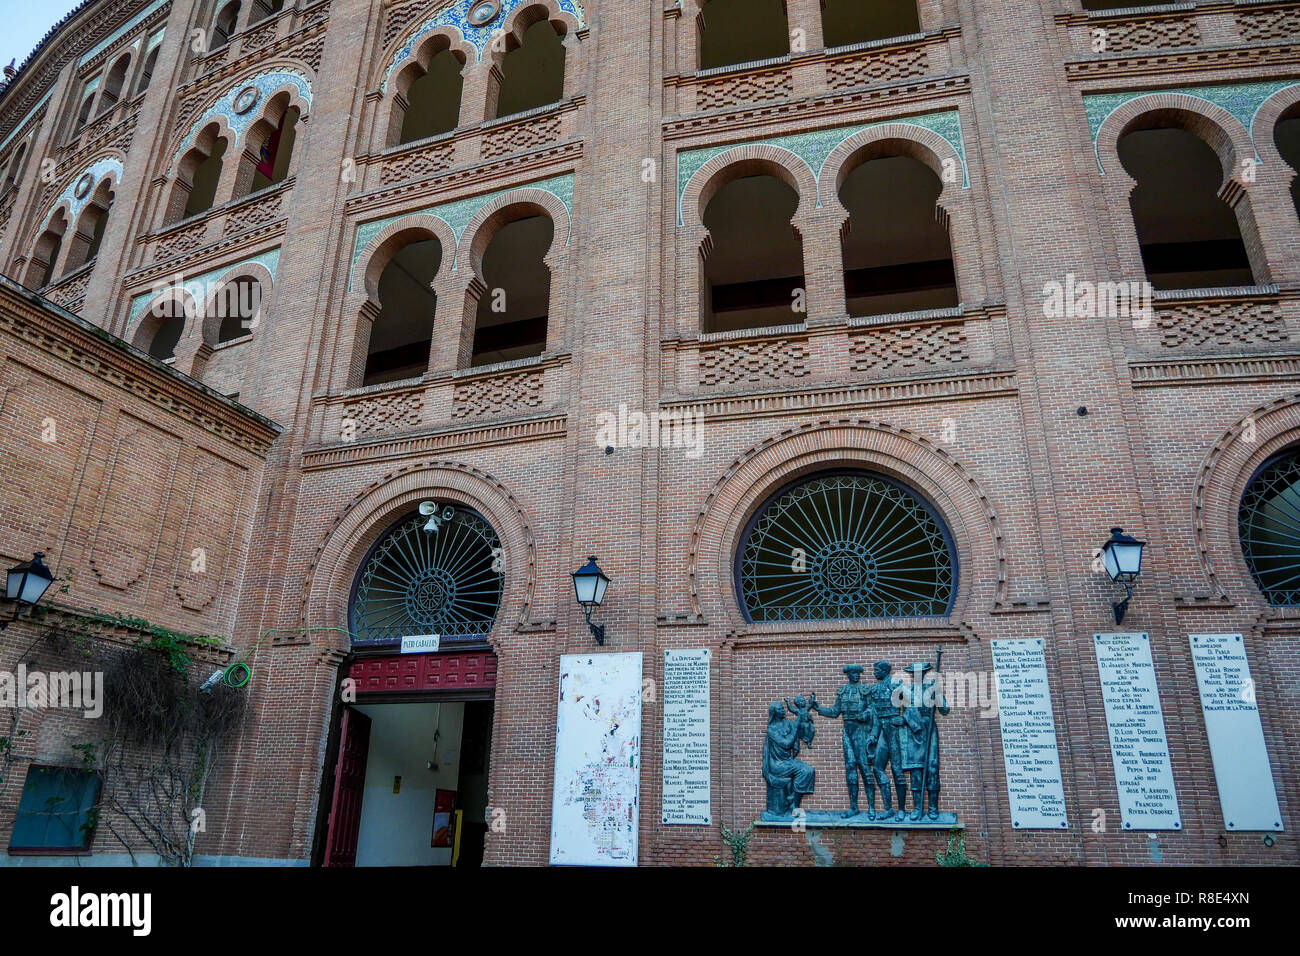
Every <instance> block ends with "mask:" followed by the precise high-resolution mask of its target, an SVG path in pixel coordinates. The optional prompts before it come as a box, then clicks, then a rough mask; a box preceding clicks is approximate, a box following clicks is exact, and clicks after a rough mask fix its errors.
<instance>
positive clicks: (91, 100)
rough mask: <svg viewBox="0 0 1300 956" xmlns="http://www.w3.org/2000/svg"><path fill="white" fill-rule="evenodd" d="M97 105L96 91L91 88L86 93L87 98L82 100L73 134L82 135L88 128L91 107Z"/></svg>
mask: <svg viewBox="0 0 1300 956" xmlns="http://www.w3.org/2000/svg"><path fill="white" fill-rule="evenodd" d="M94 105H95V92H94V90H91V91H90V92H89V93H87V94H86V98H85V99H84V100H82V101H81V108H80V109H79V110H77V122H76V125H75V126H74V127H73V129H72V135H73V136H77V135H80V133H81V131H82V130H83V129H85V128H86V124H87V123H89V122H90V108H91V107H92V106H94Z"/></svg>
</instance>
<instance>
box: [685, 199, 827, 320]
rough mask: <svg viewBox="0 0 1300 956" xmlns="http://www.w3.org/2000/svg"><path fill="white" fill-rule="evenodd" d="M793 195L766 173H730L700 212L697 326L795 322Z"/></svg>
mask: <svg viewBox="0 0 1300 956" xmlns="http://www.w3.org/2000/svg"><path fill="white" fill-rule="evenodd" d="M798 206H799V195H798V194H797V193H796V192H795V191H794V190H793V189H792V188H791V187H790V186H789V185H787V184H786V183H784V182H782V181H781V180H780V179H777V178H776V177H775V176H771V175H766V174H764V175H757V176H745V177H742V178H740V179H734V180H732V181H731V182H729V183H727V184H726V185H725V186H723V187H722V188H721V189H719V190H718V192H717V195H715V196H714V197H713V198H712V199H711V200H710V201H709V205H708V207H707V208H706V209H705V210H704V225H705V226H706V227H707V228H708V230H709V236H710V238H711V240H712V243H711V248H706V253H705V258H704V282H703V283H702V285H703V293H704V302H703V309H702V321H703V329H704V331H705V332H733V331H737V330H740V329H756V328H764V327H767V326H773V325H790V324H792V323H795V322H801V321H802V320H803V318H804V313H803V312H802V311H796V307H797V306H798V305H800V304H801V299H802V292H803V289H804V288H805V286H804V273H803V241H802V240H801V239H800V238H799V234H798V232H796V231H795V228H794V226H793V225H792V224H791V221H790V220H791V218H792V217H793V216H794V212H795V209H797V208H798Z"/></svg>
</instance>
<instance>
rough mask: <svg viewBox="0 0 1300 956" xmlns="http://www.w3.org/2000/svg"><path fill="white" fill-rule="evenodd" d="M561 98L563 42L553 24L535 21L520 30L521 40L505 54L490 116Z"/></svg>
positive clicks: (553, 101) (523, 109)
mask: <svg viewBox="0 0 1300 956" xmlns="http://www.w3.org/2000/svg"><path fill="white" fill-rule="evenodd" d="M563 98H564V43H563V42H562V41H561V39H560V35H559V34H558V33H556V32H555V27H554V26H552V25H551V23H550V22H549V21H547V20H539V21H537V22H536V23H534V24H533V25H532V26H531V27H529V28H528V29H527V31H525V33H524V40H523V43H522V44H521V45H520V46H517V47H515V48H514V49H513V50H511V51H510V52H509V53H507V54H506V56H505V59H504V60H503V61H502V63H501V81H500V86H499V88H498V89H497V94H496V109H495V110H494V111H493V112H492V115H493V116H495V117H497V118H500V117H503V116H514V115H515V114H516V113H523V112H526V111H527V110H533V109H537V108H538V107H539V106H546V105H547V104H548V103H558V102H560V100H562V99H563Z"/></svg>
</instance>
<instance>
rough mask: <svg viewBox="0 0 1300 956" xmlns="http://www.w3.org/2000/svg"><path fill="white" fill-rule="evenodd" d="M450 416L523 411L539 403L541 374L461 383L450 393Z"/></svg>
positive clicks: (469, 416) (528, 373)
mask: <svg viewBox="0 0 1300 956" xmlns="http://www.w3.org/2000/svg"><path fill="white" fill-rule="evenodd" d="M451 401H452V411H451V417H452V418H455V419H462V418H472V417H477V416H480V415H508V414H510V413H512V412H526V411H528V410H529V409H533V408H538V407H540V406H541V404H542V373H541V372H524V373H522V374H520V373H515V374H511V375H496V376H491V377H489V378H481V379H477V380H476V381H472V382H462V383H460V384H458V385H457V386H456V389H455V392H454V393H453V395H452V400H451Z"/></svg>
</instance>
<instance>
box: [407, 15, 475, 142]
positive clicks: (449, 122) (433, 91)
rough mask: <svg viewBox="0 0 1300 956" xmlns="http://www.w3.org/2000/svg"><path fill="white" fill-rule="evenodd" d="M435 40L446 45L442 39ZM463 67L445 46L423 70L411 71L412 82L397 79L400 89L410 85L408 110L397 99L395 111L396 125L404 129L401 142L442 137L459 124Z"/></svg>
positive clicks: (419, 68) (458, 59) (418, 67)
mask: <svg viewBox="0 0 1300 956" xmlns="http://www.w3.org/2000/svg"><path fill="white" fill-rule="evenodd" d="M436 39H437V40H440V41H442V43H443V44H445V43H446V40H445V39H444V38H442V37H438V38H436ZM463 68H464V63H462V62H461V60H460V58H459V57H458V56H457V54H456V53H454V52H452V50H451V49H449V48H446V47H444V49H442V50H440V51H439V52H437V53H435V54H434V55H433V56H432V57H431V58H430V59H429V65H428V67H427V68H421V67H420V65H419V64H418V63H417V64H414V65H413V66H412V67H410V68H409V72H410V73H411V74H414V79H413V80H412V79H410V78H409V77H407V76H403V77H401V78H399V79H398V89H399V90H400V89H402V88H403V86H405V83H406V82H409V83H410V85H409V87H407V88H406V93H405V99H406V104H407V105H406V107H405V108H403V107H402V105H401V102H400V100H398V99H397V98H394V106H393V109H394V110H395V111H398V112H399V113H400V115H399V116H396V117H394V120H395V121H396V122H395V125H397V124H398V123H400V129H401V132H400V133H399V134H398V139H397V142H398V143H413V142H415V141H416V140H421V139H427V138H429V137H430V136H440V135H442V134H443V133H450V132H451V131H452V130H454V129H455V128H456V127H457V125H459V123H460V97H461V92H462V89H463V88H464V84H465V81H464V78H463V77H462V76H461V70H462V69H463Z"/></svg>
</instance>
